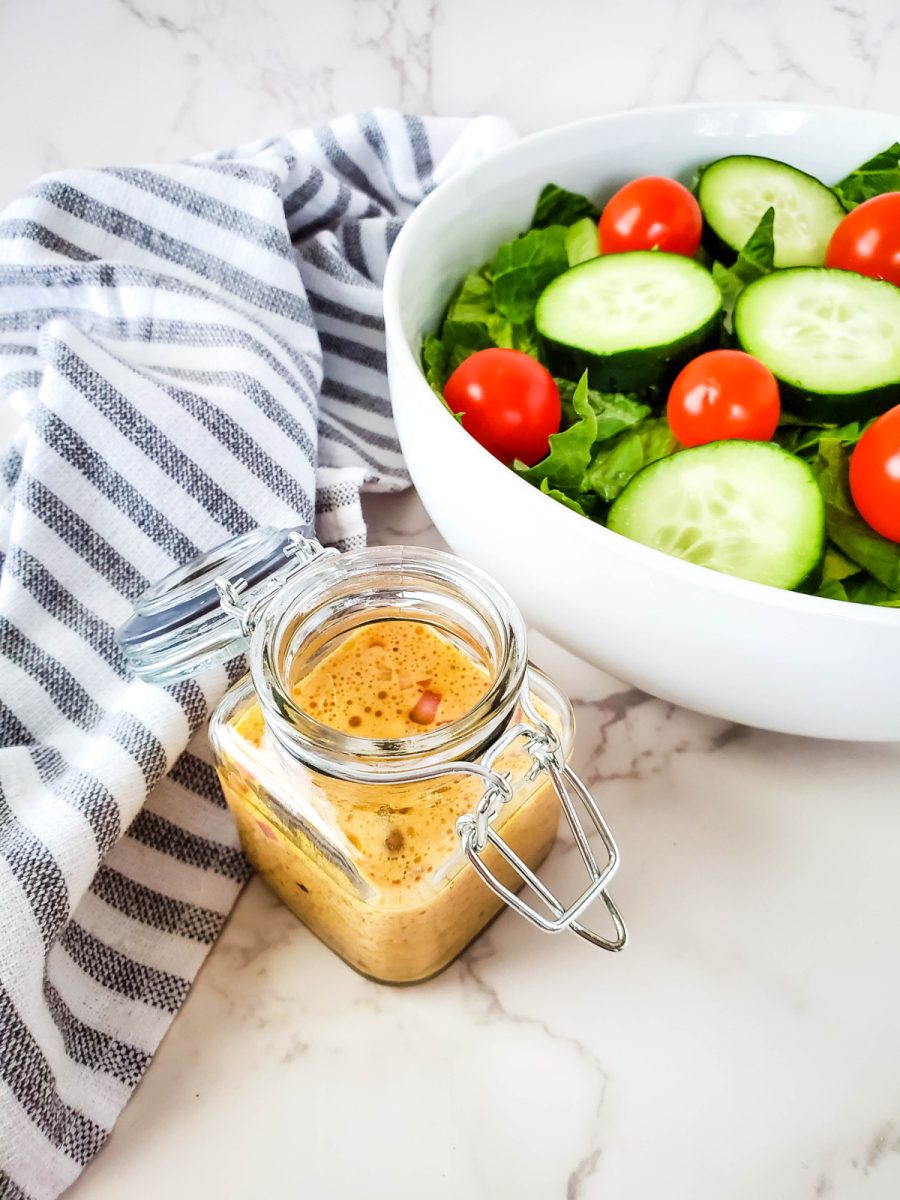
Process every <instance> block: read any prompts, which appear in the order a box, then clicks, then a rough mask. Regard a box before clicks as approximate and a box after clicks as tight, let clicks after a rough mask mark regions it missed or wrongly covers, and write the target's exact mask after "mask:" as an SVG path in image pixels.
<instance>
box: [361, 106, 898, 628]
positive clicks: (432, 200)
mask: <svg viewBox="0 0 900 1200" xmlns="http://www.w3.org/2000/svg"><path fill="white" fill-rule="evenodd" d="M705 112H707V113H716V114H719V115H721V114H726V113H729V112H733V113H744V114H746V113H750V114H752V113H759V114H764V113H767V112H768V113H774V112H780V113H784V112H796V113H798V114H800V115H817V116H826V115H828V116H841V117H843V118H850V119H851V120H852V119H856V118H874V119H876V120H877V119H880V120H884V121H894V122H895V123H896V124H897V126H898V133H900V115H898V114H896V113H887V112H881V111H870V110H868V109H860V108H852V107H848V106H846V105H830V104H804V103H802V102H797V101H782V100H742V101H693V102H691V103H686V104H666V105H655V106H653V107H648V108H635V109H629V110H627V111H626V112H617V113H602V114H599V115H597V116H591V117H582V118H580V119H579V120H577V121H569V122H566V123H565V124H562V125H554V126H551V127H550V128H549V129H541V130H537V131H536V132H534V133H530V134H526V135H525V136H524V137H521V138H518V139H517V140H516V141H514V142H511V143H509V144H507V145H505V146H502V147H500V148H499V149H497V150H496V151H494V152H493V153H491V154H489V155H487V156H486V157H485V158H482V159H479V160H478V161H477V162H475V163H472V164H471V165H470V166H468V167H465V168H463V169H462V170H460V171H458V172H457V173H456V174H454V175H452V176H451V177H450V178H449V179H448V180H446V181H445V182H443V183H441V184H439V185H438V186H437V187H436V188H435V189H434V190H433V191H432V192H430V193H429V194H428V195H427V196H426V197H425V198H424V200H422V202H421V203H420V204H419V205H418V206H417V207H416V208H415V209H414V211H413V212H412V213H411V214H410V216H409V217H408V218H407V219H406V220H405V222H404V224H403V228H402V229H401V230H400V233H399V234H398V236H397V238H396V240H395V242H394V244H393V247H392V249H391V252H390V254H389V256H388V262H387V267H386V270H385V276H384V285H383V308H384V324H385V338H386V343H387V346H388V347H389V349H390V351H391V353H392V354H393V355H394V357H395V359H396V362H397V366H398V367H399V368H400V369H401V370H402V371H403V374H404V376H405V377H406V379H407V380H408V381H410V382H411V383H413V385H414V386H415V387H416V388H418V389H419V392H420V394H422V395H424V396H427V397H428V398H429V399H430V400H431V401H432V402H433V403H434V404H435V405H437V406H438V408H440V407H441V406H440V405H439V403H438V399H437V397H436V396H435V394H434V392H433V391H432V389H431V386H430V385H429V383H428V381H427V380H426V378H425V374H424V372H423V370H422V367H421V365H420V362H419V357H418V355H417V353H415V352H414V351H413V348H412V346H411V345H410V343H409V341H408V340H407V338H406V336H405V334H404V332H403V321H402V317H401V311H400V280H401V277H402V274H403V271H404V267H405V265H406V262H407V261H408V260H409V258H410V257H411V255H412V254H414V253H418V251H417V238H418V236H419V230H420V228H421V227H423V226H424V227H425V228H426V229H427V227H428V222H429V221H430V220H431V213H432V210H433V209H434V208H435V207H438V206H439V205H440V203H442V201H443V197H445V196H447V195H448V194H452V193H453V192H454V191H462V190H464V189H465V187H466V186H467V184H468V181H469V180H470V179H471V178H473V177H475V176H477V175H478V173H479V172H480V171H482V170H483V169H484V168H485V166H486V165H487V164H490V165H491V168H492V169H495V168H496V165H497V163H498V160H499V161H500V162H501V163H502V162H503V161H504V160H512V161H513V162H515V160H516V159H517V158H518V157H519V156H520V155H523V154H525V155H527V154H528V153H529V152H530V151H531V150H533V149H534V148H535V147H538V148H539V147H540V146H541V145H542V144H544V143H550V142H552V141H554V140H555V139H556V138H558V137H559V136H561V135H562V134H569V133H572V132H575V131H579V130H584V131H587V130H588V129H595V128H597V127H598V126H600V127H603V126H607V125H619V124H622V125H627V124H631V123H635V122H637V123H640V122H641V121H644V120H648V119H651V118H653V117H662V116H668V117H671V116H674V115H675V114H680V113H685V114H694V115H696V114H702V113H705ZM782 136H784V137H785V138H787V139H788V140H790V138H791V137H793V136H795V135H793V134H784V135H782ZM443 411H445V412H446V416H447V421H446V424H447V434H446V436H447V437H449V438H451V439H462V438H464V439H465V442H466V444H467V445H468V446H469V447H470V448H471V450H472V451H473V452H476V453H477V454H478V455H480V456H482V459H483V461H484V465H485V467H486V468H487V470H488V473H491V472H493V473H494V477H495V478H496V479H497V480H498V481H499V480H500V479H501V478H503V479H505V480H506V481H511V482H512V484H513V487H514V488H517V489H521V490H520V491H517V492H516V493H515V494H516V495H522V496H524V494H525V490H526V489H527V491H528V492H529V493H532V494H534V493H535V492H536V491H537V489H535V488H534V487H532V486H531V485H530V484H529V483H527V482H526V481H525V480H524V479H520V478H519V476H517V475H516V474H515V472H513V471H510V470H509V468H507V467H505V466H504V465H503V464H502V463H500V462H499V461H498V460H497V459H495V458H494V457H493V455H491V454H489V453H488V451H487V450H485V449H484V448H483V447H482V446H479V445H478V443H477V442H476V441H475V440H474V439H473V438H471V437H470V436H469V434H467V433H466V432H465V430H463V428H462V427H461V425H460V424H459V422H457V421H454V420H453V419H452V418H451V416H450V413H449V412H448V411H447V410H443ZM451 430H452V431H453V432H451ZM458 444H459V445H460V446H462V442H461V441H460V442H459V443H458ZM538 494H540V493H538ZM541 498H542V499H543V500H545V501H546V503H547V504H552V505H554V507H555V508H556V510H557V519H560V518H562V519H563V520H564V521H565V520H568V521H578V522H579V524H580V526H581V528H582V529H583V530H585V533H584V536H585V537H587V538H588V539H591V538H593V539H595V541H596V544H597V545H598V546H600V547H603V548H604V549H606V550H609V549H614V550H615V552H616V553H617V554H621V555H623V556H624V557H625V558H632V559H634V561H635V562H636V563H637V564H638V565H640V566H641V567H643V568H645V569H649V570H656V571H659V572H661V573H662V574H663V575H670V576H672V577H673V578H675V579H682V580H683V581H684V582H685V583H692V584H694V585H700V584H702V583H704V582H705V585H706V587H707V588H709V589H711V590H712V591H714V592H718V593H721V594H722V595H724V596H730V597H733V598H734V599H736V600H740V601H743V602H745V603H756V604H763V605H765V606H768V607H773V608H779V609H780V608H786V609H787V610H788V611H793V612H794V614H795V615H796V616H797V617H798V618H799V617H802V616H803V614H804V613H807V614H809V615H814V616H816V617H817V618H818V619H822V618H826V617H831V618H833V619H834V620H835V621H836V622H844V623H853V624H863V625H873V626H876V627H878V626H882V625H883V626H886V627H888V626H893V627H894V628H900V624H898V622H900V615H898V614H895V613H894V612H893V611H892V610H891V609H890V608H881V607H878V606H877V605H870V604H853V603H852V602H847V601H844V600H832V599H830V598H828V597H826V596H813V595H810V594H808V593H805V592H792V591H785V590H783V589H781V588H776V587H771V586H770V585H768V584H763V583H756V582H754V581H752V580H749V579H740V578H739V577H737V576H735V575H726V574H724V573H722V572H720V571H713V570H710V569H709V568H708V567H703V566H701V565H700V564H698V563H691V562H687V561H686V560H684V559H681V558H675V557H673V556H672V555H668V554H663V553H662V552H661V551H659V550H654V549H653V548H652V547H650V546H644V545H642V544H641V543H640V542H635V541H632V540H631V539H629V538H626V537H623V536H622V535H621V534H618V533H615V532H613V530H611V529H608V528H607V527H606V526H605V525H600V524H598V523H597V522H596V521H591V520H590V519H588V518H586V517H583V516H581V515H580V514H579V513H575V512H572V511H571V510H570V509H567V508H566V507H565V506H564V505H562V504H558V503H557V502H556V501H554V500H553V499H552V498H551V497H550V496H542V497H541ZM548 511H549V510H548ZM610 539H612V541H611V540H610ZM700 572H703V576H702V577H701V575H700Z"/></svg>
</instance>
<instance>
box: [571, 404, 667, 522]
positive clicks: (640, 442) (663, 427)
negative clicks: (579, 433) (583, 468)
mask: <svg viewBox="0 0 900 1200" xmlns="http://www.w3.org/2000/svg"><path fill="white" fill-rule="evenodd" d="M678 449H679V446H678V442H677V441H676V440H675V437H674V436H673V434H672V431H671V429H670V428H669V423H668V421H667V420H666V419H665V417H652V418H650V419H648V420H645V421H642V422H641V423H640V424H639V425H636V426H634V428H632V429H627V430H625V432H624V433H620V434H619V435H618V436H617V437H615V438H614V439H612V440H611V441H609V442H604V443H601V445H600V447H599V449H598V451H597V453H596V454H595V455H594V457H593V459H592V461H591V465H590V468H589V470H588V473H587V482H588V485H589V486H590V487H591V488H593V490H594V491H595V492H596V493H597V495H598V496H599V497H600V498H601V499H602V500H607V501H611V500H615V498H616V497H617V496H618V495H619V493H620V492H622V491H623V490H624V488H625V486H626V485H627V484H628V483H630V482H631V480H632V479H633V478H634V476H635V475H637V473H638V471H642V470H643V469H644V467H649V465H650V464H651V463H654V462H657V461H658V460H659V459H661V458H666V457H668V455H670V454H674V453H675V452H676V451H677V450H678Z"/></svg>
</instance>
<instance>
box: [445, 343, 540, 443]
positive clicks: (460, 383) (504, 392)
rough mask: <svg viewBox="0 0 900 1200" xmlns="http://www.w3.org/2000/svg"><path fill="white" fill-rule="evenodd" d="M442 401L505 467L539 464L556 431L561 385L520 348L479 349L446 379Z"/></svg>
mask: <svg viewBox="0 0 900 1200" xmlns="http://www.w3.org/2000/svg"><path fill="white" fill-rule="evenodd" d="M444 399H445V400H446V401H447V404H448V405H449V407H450V409H451V410H452V411H453V412H455V413H461V414H462V426H463V429H465V430H466V431H467V432H468V433H470V434H471V435H472V437H473V438H474V439H475V441H476V442H478V443H480V445H482V446H484V448H485V450H489V451H490V452H491V454H493V455H494V457H495V458H499V459H500V461H501V462H504V463H506V464H507V465H509V464H510V463H511V462H512V461H513V459H516V458H518V459H521V460H522V462H523V463H527V464H528V466H533V465H534V464H535V463H536V462H540V460H541V459H542V458H544V457H545V455H546V454H547V452H548V450H549V449H550V442H549V438H550V434H551V433H556V432H557V430H558V429H559V422H560V416H561V410H560V403H559V389H558V388H557V386H556V384H555V383H554V382H553V376H552V375H551V374H550V372H549V371H548V370H547V368H546V367H542V366H541V364H540V363H539V362H538V361H537V359H534V358H532V357H531V355H530V354H524V353H523V352H522V351H521V350H497V349H494V350H478V351H476V353H475V354H472V355H470V356H469V357H468V358H467V359H466V360H465V361H464V362H462V363H460V365H459V366H458V367H457V368H456V370H455V371H454V372H453V374H452V375H451V376H450V378H449V379H448V380H447V386H446V387H445V388H444Z"/></svg>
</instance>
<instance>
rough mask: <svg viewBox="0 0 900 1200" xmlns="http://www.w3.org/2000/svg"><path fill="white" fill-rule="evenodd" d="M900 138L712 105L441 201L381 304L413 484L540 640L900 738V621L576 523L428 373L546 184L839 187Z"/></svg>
mask: <svg viewBox="0 0 900 1200" xmlns="http://www.w3.org/2000/svg"><path fill="white" fill-rule="evenodd" d="M898 135H900V117H893V116H888V115H884V114H878V113H866V112H856V111H852V110H848V109H828V108H818V107H808V106H805V105H795V104H769V103H766V104H762V103H760V104H704V105H690V106H684V107H677V108H665V109H653V110H645V111H638V112H628V113H621V114H616V115H614V116H605V117H597V118H592V119H590V120H586V121H580V122H578V123H577V124H573V125H567V126H563V127H561V128H559V129H551V130H548V131H547V132H545V133H539V134H535V135H533V136H531V137H527V138H524V139H523V140H522V141H520V142H517V143H515V144H514V145H511V146H509V147H507V148H505V149H503V150H501V151H499V152H498V153H496V154H495V155H493V156H492V157H490V158H487V159H485V160H484V161H483V162H481V163H478V164H477V165H476V166H474V167H472V168H470V169H469V170H467V171H466V172H464V173H461V174H460V175H458V176H456V177H455V178H452V179H451V180H450V181H449V182H447V183H446V184H444V185H442V186H441V187H439V188H438V189H437V190H436V191H435V192H434V193H433V194H432V195H431V196H429V197H428V199H426V200H425V202H424V203H423V204H422V205H421V206H420V207H419V208H418V209H417V210H416V212H415V213H413V215H412V216H411V217H410V219H409V221H408V222H407V224H406V226H405V228H404V229H403V231H402V232H401V234H400V236H399V237H398V239H397V242H396V244H395V246H394V249H393V252H392V254H391V257H390V261H389V263H388V270H387V277H386V279H385V288H384V307H385V325H386V330H387V352H388V370H389V377H390V389H391V399H392V403H393V410H394V416H395V419H396V423H397V429H398V432H399V436H400V442H401V445H402V447H403V452H404V454H405V456H406V462H407V464H408V467H409V471H410V474H411V476H412V479H413V482H414V484H415V486H416V489H417V490H418V493H419V495H420V497H421V499H422V502H423V504H424V505H425V508H426V509H427V511H428V513H429V515H430V517H431V519H432V520H433V521H434V523H435V525H436V526H437V528H438V530H439V531H440V532H441V534H442V535H443V536H444V537H445V538H446V540H447V542H448V543H449V544H450V546H451V547H452V548H453V550H454V551H455V552H456V553H458V554H460V555H462V556H463V557H464V558H468V559H470V560H471V561H473V562H475V563H477V564H478V565H479V566H481V567H483V568H484V569H485V570H487V571H489V572H491V574H492V575H494V577H495V578H496V579H498V580H499V581H500V582H501V583H503V584H504V585H505V586H506V587H507V589H508V590H509V591H510V592H511V593H512V595H513V597H514V598H515V600H516V601H517V603H518V604H519V605H520V607H521V608H522V610H523V612H524V613H525V616H526V618H527V619H528V620H529V622H530V623H531V624H532V625H534V626H535V627H536V628H538V629H540V630H542V631H544V632H545V633H547V634H548V635H549V636H550V637H552V638H554V639H555V640H556V641H558V642H560V643H561V644H562V645H564V646H566V647H568V648H569V649H570V650H572V651H574V652H575V653H577V654H579V655H581V656H583V657H584V658H586V659H588V660H589V661H590V662H592V663H595V664H597V665H598V666H600V667H603V668H604V669H606V670H608V671H610V672H612V673H613V674H614V675H616V676H618V677H619V678H621V679H623V680H627V681H628V682H629V683H632V684H635V685H636V686H637V687H639V688H643V689H645V690H646V691H648V692H650V693H652V694H653V695H656V696H660V697H662V698H664V699H666V700H670V701H673V702H674V703H676V704H682V705H686V706H687V707H689V708H694V709H697V710H699V711H700V712H704V713H710V714H712V715H715V716H717V717H723V718H726V719H728V720H731V721H738V722H742V723H744V724H747V725H755V726H759V727H762V728H765V729H774V730H779V731H782V732H785V733H793V734H805V735H809V736H813V737H825V738H848V739H854V740H858V741H889V740H900V611H898V610H896V609H894V610H892V609H885V608H874V607H869V606H866V605H857V604H849V603H841V602H839V601H834V600H824V599H820V598H819V597H816V596H807V595H802V594H799V593H794V592H783V591H779V590H777V589H775V588H770V587H764V586H762V585H760V584H756V583H750V582H747V581H745V580H741V579H735V578H732V577H730V576H727V575H722V574H718V573H716V572H714V571H711V570H708V569H706V568H704V567H700V566H695V565H693V564H691V563H686V562H683V561H681V560H679V559H675V558H671V557H668V556H666V555H664V554H661V553H659V552H658V551H655V550H652V549H649V548H647V547H645V546H642V545H639V544H638V543H636V542H632V541H629V540H628V539H626V538H624V537H621V536H619V535H618V534H615V533H613V532H611V531H610V530H608V529H605V528H603V527H602V526H600V525H597V524H594V523H593V522H591V521H589V520H587V519H586V518H584V517H582V516H580V515H578V514H577V513H574V512H570V511H569V510H568V509H566V508H565V507H564V506H563V505H561V504H559V503H557V502H556V501H555V500H553V499H552V498H551V497H549V496H545V495H542V494H541V493H540V492H539V491H538V490H537V489H536V488H534V487H532V486H531V485H529V484H527V483H525V482H524V481H523V480H521V479H519V478H518V477H517V476H516V475H515V474H514V473H513V472H512V471H511V470H509V469H507V468H506V467H504V466H503V465H502V464H501V463H499V462H497V461H496V460H495V459H494V458H492V457H491V455H490V454H488V453H487V452H486V451H485V450H483V449H482V448H481V446H479V445H478V444H477V443H476V442H475V441H474V440H473V439H472V438H471V437H470V436H469V435H468V434H467V433H466V432H465V430H463V429H462V427H461V426H460V425H459V424H458V423H457V422H456V421H454V420H453V418H452V417H451V416H450V414H449V413H448V412H447V411H446V410H445V409H444V408H443V406H442V405H441V403H440V401H439V400H438V399H437V398H436V397H435V395H434V393H433V392H432V391H431V389H430V388H429V386H428V384H427V383H426V381H425V378H424V376H423V374H422V371H421V369H420V365H419V364H420V359H419V350H420V344H421V339H422V335H423V333H425V332H429V331H432V330H434V329H435V328H436V327H437V325H438V323H439V321H440V318H441V316H442V314H443V312H444V309H445V307H446V305H447V302H448V300H449V298H450V295H451V293H452V291H453V289H454V288H455V287H456V285H457V284H458V283H459V281H460V280H461V279H462V276H463V275H464V273H465V272H466V271H467V270H468V269H470V268H471V267H474V266H477V265H480V264H481V263H483V262H486V261H488V260H489V259H490V258H492V257H493V254H494V251H495V250H496V248H497V246H498V245H500V243H501V242H503V241H505V240H507V239H509V238H510V237H512V236H513V235H515V234H516V233H517V232H518V231H519V230H521V229H524V228H525V227H526V226H527V225H528V223H529V220H530V217H531V213H532V210H533V207H534V202H535V199H536V197H537V195H538V192H539V190H540V189H541V187H542V186H543V185H544V184H545V183H548V182H550V181H552V182H554V183H558V184H560V185H562V186H564V187H568V188H570V189H572V190H574V191H578V192H584V193H587V194H588V195H590V196H592V197H597V198H605V197H606V196H608V195H610V194H611V193H612V192H613V191H614V190H615V189H616V188H618V187H619V186H621V184H623V183H625V182H627V181H628V180H629V179H633V178H634V177H635V176H638V175H645V174H657V175H673V176H676V177H678V178H680V179H681V180H682V181H683V182H686V183H687V182H689V181H690V179H691V176H692V174H693V172H694V169H695V168H696V167H697V166H698V165H700V164H702V163H705V162H709V161H710V160H712V159H715V158H720V157H722V156H723V155H726V154H735V153H752V154H763V155H769V156H771V157H774V158H779V159H783V160H785V161H786V162H789V163H791V164H793V165H795V166H798V167H801V168H803V169H805V170H807V171H809V172H811V173H812V174H814V175H817V176H818V177H819V178H821V179H823V180H824V181H826V182H832V181H835V180H837V179H839V178H841V177H842V176H843V175H845V174H846V173H847V172H848V171H849V170H851V169H852V168H853V167H855V166H857V165H858V164H859V163H861V162H862V161H864V160H865V159H866V158H868V157H870V156H871V155H872V154H873V153H875V152H876V151H877V150H880V149H882V148H884V147H885V146H887V145H889V144H890V143H891V142H892V141H894V140H895V139H896V138H897V136H898Z"/></svg>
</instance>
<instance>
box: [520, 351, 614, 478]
mask: <svg viewBox="0 0 900 1200" xmlns="http://www.w3.org/2000/svg"><path fill="white" fill-rule="evenodd" d="M572 407H573V408H574V410H575V414H576V416H577V418H578V419H577V420H576V421H575V422H574V424H572V425H570V426H569V428H568V429H564V430H563V431H562V432H561V433H553V434H551V435H550V453H549V454H548V455H547V457H546V458H543V459H541V461H540V462H539V463H535V465H534V466H533V467H529V466H526V464H525V463H522V462H516V463H514V464H513V465H514V467H515V469H516V471H517V472H518V473H519V475H521V476H522V478H523V479H527V480H528V482H529V483H533V484H535V485H536V486H538V487H542V485H543V484H544V483H545V482H546V483H547V486H548V487H550V488H554V489H556V490H558V491H562V492H567V493H569V492H571V493H574V494H577V493H579V492H584V491H587V490H588V489H587V488H586V487H585V486H584V475H585V471H586V470H587V468H588V464H589V463H590V461H591V448H592V447H593V445H594V442H595V441H596V440H597V414H596V413H595V412H594V409H593V407H592V405H591V403H590V401H589V400H588V386H587V372H586V371H585V373H584V374H583V375H582V377H581V379H580V380H579V382H578V385H577V386H576V388H575V391H574V393H573V394H572Z"/></svg>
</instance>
